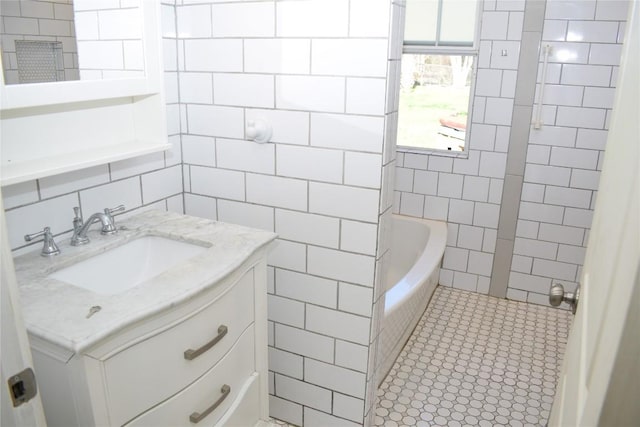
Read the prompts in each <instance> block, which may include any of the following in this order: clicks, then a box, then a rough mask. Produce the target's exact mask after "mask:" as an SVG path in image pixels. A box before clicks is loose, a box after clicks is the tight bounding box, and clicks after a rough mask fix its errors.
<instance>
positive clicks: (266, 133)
mask: <svg viewBox="0 0 640 427" xmlns="http://www.w3.org/2000/svg"><path fill="white" fill-rule="evenodd" d="M246 133H247V139H250V140H253V141H255V142H258V143H260V144H263V143H265V142H269V140H270V139H271V135H272V133H273V129H272V128H271V125H270V124H269V123H267V121H265V120H262V119H256V120H247V129H246Z"/></svg>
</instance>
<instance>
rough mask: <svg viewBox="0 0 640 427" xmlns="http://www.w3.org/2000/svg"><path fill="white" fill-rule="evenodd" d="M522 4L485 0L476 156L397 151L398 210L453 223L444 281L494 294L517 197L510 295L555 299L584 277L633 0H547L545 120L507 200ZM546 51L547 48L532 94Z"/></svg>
mask: <svg viewBox="0 0 640 427" xmlns="http://www.w3.org/2000/svg"><path fill="white" fill-rule="evenodd" d="M623 3H624V4H623ZM524 4H525V2H501V1H498V2H485V7H484V11H483V12H482V28H481V29H480V51H479V60H478V75H477V81H476V86H475V96H474V104H473V105H474V111H473V116H472V124H471V140H470V144H469V151H468V153H467V155H468V158H456V159H452V158H450V157H444V156H438V155H435V154H431V155H429V154H416V153H409V152H399V153H398V156H397V167H396V171H395V178H396V181H395V191H396V195H395V198H396V201H397V202H396V203H395V204H394V211H395V212H398V213H401V214H404V215H411V216H418V217H424V218H429V219H438V220H444V221H447V222H448V223H449V241H448V242H447V245H448V246H447V250H446V251H445V257H444V261H443V268H442V269H441V274H440V284H442V285H445V286H452V287H455V288H460V289H467V290H474V291H477V292H483V293H487V292H488V291H489V289H488V286H485V285H484V284H485V283H486V281H487V280H489V279H490V278H491V276H492V274H493V272H492V271H491V270H492V269H491V264H492V262H493V261H492V260H493V257H494V254H495V247H496V238H497V233H496V232H497V228H498V216H499V211H500V208H501V203H503V202H504V203H509V204H513V203H516V204H519V211H518V215H517V218H516V217H514V218H513V221H515V220H516V219H517V231H516V237H515V242H514V243H515V244H514V250H513V260H512V268H511V274H510V277H509V278H508V289H507V297H508V298H512V299H517V300H522V301H529V302H534V303H541V302H542V303H544V304H547V303H546V300H545V298H544V295H546V294H547V293H548V289H549V286H550V284H551V282H552V281H553V280H562V281H563V283H565V284H567V285H568V287H569V288H573V287H574V286H575V284H576V282H577V280H578V275H579V274H580V268H579V267H580V266H581V265H582V262H583V256H584V248H585V245H586V243H587V237H588V230H589V228H590V224H591V217H592V212H593V211H592V208H593V202H594V198H595V195H596V192H597V188H598V180H599V175H600V166H599V165H600V162H601V158H602V156H603V153H604V148H605V142H606V135H607V124H608V117H609V115H610V112H611V106H612V98H613V93H614V92H615V74H616V71H617V66H618V63H619V60H620V48H621V42H622V40H621V33H622V32H623V31H624V24H625V19H626V10H625V8H626V7H627V6H628V2H615V1H604V0H603V1H600V0H598V1H590V2H582V1H564V0H562V1H560V0H548V1H547V2H546V11H545V13H546V14H545V17H544V27H543V30H542V34H543V35H542V43H543V44H549V45H551V46H552V50H551V54H550V58H549V68H548V70H547V85H546V87H545V93H544V108H545V109H544V114H543V117H544V126H543V127H542V129H540V130H531V132H530V136H529V140H528V146H527V150H526V153H524V154H523V155H524V156H525V158H526V163H525V169H524V183H523V184H522V191H521V194H520V198H519V199H518V198H515V199H514V198H513V197H509V196H510V195H511V193H508V194H505V197H506V199H505V200H502V187H503V182H504V179H505V174H506V173H509V172H507V170H506V164H507V150H508V149H509V135H510V132H511V131H513V132H519V131H520V130H521V129H513V130H512V129H511V128H510V124H511V115H512V111H513V110H514V103H513V98H514V96H515V88H514V86H515V81H516V78H515V75H516V71H511V70H516V69H517V64H518V56H519V49H520V45H519V41H520V38H521V37H524V36H523V19H522V18H523V13H522V10H523V8H524V6H523V5H524ZM532 9H534V8H533V7H532ZM538 9H539V8H538ZM543 10H544V9H543ZM527 13H529V12H527ZM525 21H526V19H525ZM524 31H525V32H524V35H526V34H527V31H533V29H527V28H524ZM536 46H537V44H536ZM503 49H505V50H506V56H504V57H503V56H501V55H502V50H503ZM542 59H543V58H542V54H540V58H539V62H540V63H539V64H538V67H539V71H538V84H537V88H536V93H535V100H537V99H538V97H539V86H540V78H541V77H540V76H541V72H540V71H541V69H542ZM523 71H527V70H517V73H522V72H523ZM505 80H507V82H506V84H505ZM505 86H506V87H505ZM532 94H533V92H532ZM516 104H517V103H516ZM512 155H515V153H509V156H510V157H511V156H512ZM523 160H524V159H523ZM514 190H518V189H514ZM517 193H518V192H517V191H516V192H515V196H516V197H517ZM560 247H562V250H560V249H559V248H560ZM511 255H512V254H509V256H511Z"/></svg>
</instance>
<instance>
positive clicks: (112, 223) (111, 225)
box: [102, 205, 124, 234]
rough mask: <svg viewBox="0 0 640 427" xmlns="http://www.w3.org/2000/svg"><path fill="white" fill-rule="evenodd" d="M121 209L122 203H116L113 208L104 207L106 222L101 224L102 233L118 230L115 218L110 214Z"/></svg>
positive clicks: (111, 232) (122, 207) (122, 208)
mask: <svg viewBox="0 0 640 427" xmlns="http://www.w3.org/2000/svg"><path fill="white" fill-rule="evenodd" d="M123 210H124V205H118V206H116V207H115V208H104V215H105V216H106V217H107V220H108V224H103V225H102V234H113V233H117V232H118V230H117V229H116V220H115V218H114V217H113V216H112V214H114V213H115V212H120V211H123Z"/></svg>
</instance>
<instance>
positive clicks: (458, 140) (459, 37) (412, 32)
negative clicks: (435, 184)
mask: <svg viewBox="0 0 640 427" xmlns="http://www.w3.org/2000/svg"><path fill="white" fill-rule="evenodd" d="M478 9H479V0H407V9H406V18H405V32H404V43H403V55H402V70H401V78H400V107H399V113H398V146H399V147H401V148H405V149H408V150H411V149H418V150H419V149H430V150H447V151H454V152H461V151H464V150H465V146H466V141H467V136H468V132H466V129H467V127H468V125H469V118H470V106H471V88H472V83H473V80H474V76H475V66H476V58H477V56H478V49H477V42H476V39H477V37H476V33H477V25H476V24H477V21H478V16H479V10H478Z"/></svg>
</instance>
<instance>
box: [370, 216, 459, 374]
mask: <svg viewBox="0 0 640 427" xmlns="http://www.w3.org/2000/svg"><path fill="white" fill-rule="evenodd" d="M446 244H447V224H446V223H444V222H440V221H431V220H427V219H420V218H412V217H407V216H402V215H392V219H391V252H390V253H389V256H390V259H389V260H388V265H387V276H386V280H385V285H386V294H385V307H384V317H383V324H382V331H381V335H380V343H379V345H380V353H379V356H380V363H379V364H378V380H379V382H382V381H383V380H384V377H385V376H386V375H387V373H388V372H389V370H390V369H391V367H392V366H393V363H394V362H395V360H396V359H397V357H398V355H399V354H400V351H401V350H402V348H403V347H404V345H405V343H406V342H407V340H408V339H409V336H410V335H411V333H412V332H413V330H414V328H415V327H416V325H417V324H418V321H419V320H420V318H421V317H422V314H423V313H424V311H425V309H426V308H427V304H428V303H429V300H430V299H431V296H432V295H433V292H434V291H435V288H436V285H437V284H438V276H439V274H440V263H441V261H442V256H443V254H444V249H445V246H446Z"/></svg>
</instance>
